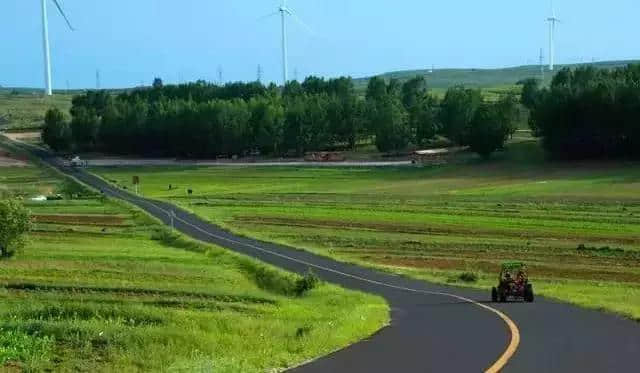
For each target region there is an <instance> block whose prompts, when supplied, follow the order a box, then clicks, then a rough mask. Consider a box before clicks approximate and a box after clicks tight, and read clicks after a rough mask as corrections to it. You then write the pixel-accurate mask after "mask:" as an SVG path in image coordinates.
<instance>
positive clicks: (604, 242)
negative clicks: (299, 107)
mask: <svg viewBox="0 0 640 373" xmlns="http://www.w3.org/2000/svg"><path fill="white" fill-rule="evenodd" d="M639 166H640V164H638V163H632V162H617V163H553V162H546V161H544V160H543V158H542V155H541V153H540V150H539V148H538V146H537V143H535V142H523V143H519V144H512V145H511V146H510V148H509V149H508V151H507V152H506V153H505V154H503V155H501V156H498V157H497V158H496V159H494V160H492V161H489V162H478V161H469V162H467V163H465V164H456V165H453V164H452V165H449V166H441V167H424V168H391V169H388V168H385V169H382V168H380V169H376V168H366V169H363V168H358V169H345V168H340V169H327V168H277V169H274V168H177V167H176V168H145V169H139V168H138V169H135V168H124V169H121V168H118V169H99V170H96V171H97V172H98V173H99V174H101V175H102V176H103V177H104V178H105V179H107V180H110V181H112V182H116V183H117V184H119V185H120V186H122V187H128V188H131V184H130V183H131V178H132V176H133V175H138V176H140V178H141V182H142V186H141V188H142V189H141V190H142V192H143V193H144V194H145V195H146V196H149V197H154V198H158V199H165V200H169V201H172V202H175V203H177V204H179V205H181V206H183V207H185V208H187V209H189V210H192V211H194V212H195V213H197V214H199V215H201V216H204V217H206V218H207V219H210V220H211V221H213V222H215V223H218V224H220V225H222V226H224V227H227V228H228V229H230V230H233V231H235V232H239V233H242V234H245V235H249V236H253V237H258V238H261V239H265V240H269V241H275V242H279V243H284V244H288V245H291V246H295V247H299V248H303V249H307V250H310V251H313V252H316V253H320V254H323V255H328V256H332V257H335V258H338V259H341V260H345V261H351V262H357V263H363V264H367V265H371V266H376V267H379V268H384V269H387V270H391V271H394V272H399V273H405V274H409V275H412V276H415V277H418V278H424V279H428V280H432V281H439V282H447V283H456V284H461V285H466V286H475V287H482V288H486V289H488V288H489V287H490V286H491V285H494V284H495V282H497V272H498V269H499V265H500V263H501V262H502V261H505V260H523V261H525V262H526V263H528V265H529V267H530V271H531V276H532V279H533V282H534V286H535V288H536V290H537V293H538V294H544V295H547V296H552V297H555V298H558V299H562V300H566V301H570V302H574V303H577V304H580V305H583V306H588V307H593V308H602V309H607V310H611V311H615V312H619V313H621V314H625V315H627V316H629V317H632V318H635V319H640V194H638V190H640V167H639ZM169 184H171V186H172V188H173V189H172V190H169V188H168V186H169ZM188 189H192V191H193V195H192V196H188V195H187V192H186V191H187V190H188ZM466 272H471V273H473V274H475V275H477V277H478V279H477V281H475V282H464V281H463V280H462V279H461V277H462V278H469V277H473V276H461V274H463V273H466ZM488 294H489V292H488V291H487V295H488Z"/></svg>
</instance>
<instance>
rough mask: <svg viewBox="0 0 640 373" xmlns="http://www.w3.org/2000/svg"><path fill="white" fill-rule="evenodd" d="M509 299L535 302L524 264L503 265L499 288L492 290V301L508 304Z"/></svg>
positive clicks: (511, 263) (510, 263)
mask: <svg viewBox="0 0 640 373" xmlns="http://www.w3.org/2000/svg"><path fill="white" fill-rule="evenodd" d="M509 298H511V299H513V300H523V301H525V302H533V286H532V285H531V284H530V283H529V276H528V273H527V267H526V266H525V265H524V263H521V262H508V263H503V264H502V267H501V270H500V278H499V283H498V286H497V287H494V288H492V289H491V301H493V302H506V301H507V300H508V299H509Z"/></svg>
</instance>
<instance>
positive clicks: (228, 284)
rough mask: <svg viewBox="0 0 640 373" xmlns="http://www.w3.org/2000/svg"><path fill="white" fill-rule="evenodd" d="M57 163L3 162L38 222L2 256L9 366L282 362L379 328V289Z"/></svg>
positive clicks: (196, 366) (207, 366) (1, 357)
mask: <svg viewBox="0 0 640 373" xmlns="http://www.w3.org/2000/svg"><path fill="white" fill-rule="evenodd" d="M68 189H69V186H68V185H67V186H65V183H64V182H61V180H60V178H59V176H58V175H57V174H55V173H53V171H48V170H45V169H42V168H37V167H22V168H2V169H0V190H1V191H2V192H3V196H4V198H9V197H15V196H18V197H22V198H23V200H24V201H25V204H26V205H27V206H28V208H29V209H30V210H31V211H32V213H33V216H34V220H35V230H34V232H32V233H31V235H30V240H29V243H28V245H27V247H25V248H24V249H23V250H22V251H21V252H20V253H19V254H18V255H17V256H16V257H15V258H13V259H11V260H7V261H2V262H0V370H2V371H23V370H24V371H49V370H55V371H86V372H94V371H109V372H129V371H153V372H163V371H170V372H194V371H207V372H209V371H215V372H265V371H278V370H280V369H283V368H286V367H290V366H292V365H294V364H297V363H300V362H303V361H305V360H308V359H311V358H314V357H317V356H320V355H323V354H327V353H329V352H331V351H333V350H335V349H338V348H341V347H344V346H346V345H348V344H350V343H353V342H356V341H357V340H359V339H361V338H364V337H366V336H368V335H371V334H372V333H374V332H375V331H376V330H378V329H379V328H380V327H381V326H383V325H384V324H385V323H386V322H387V321H388V306H387V305H386V304H385V303H384V301H383V300H382V299H379V298H377V297H373V296H369V295H365V294H361V293H357V292H352V291H347V290H344V289H341V288H338V287H335V286H331V285H328V284H321V285H319V286H318V287H316V288H315V289H313V290H311V291H309V292H307V293H305V294H303V295H301V296H300V295H298V293H299V292H298V291H297V286H298V285H299V281H300V279H301V278H300V277H298V276H295V275H292V274H289V273H286V272H282V271H279V270H277V269H274V268H271V267H268V266H266V265H263V264H261V263H258V262H256V261H253V260H250V259H248V258H246V257H241V256H239V255H235V254H232V253H230V252H228V251H226V250H223V249H221V248H217V247H214V246H209V245H203V244H200V243H196V242H194V241H190V240H187V239H185V238H182V237H180V236H177V235H174V234H172V233H171V232H169V231H166V230H163V228H161V227H160V226H159V225H158V223H156V222H155V221H154V220H152V219H150V218H149V217H147V216H146V215H144V214H142V213H140V212H139V211H137V210H134V209H132V208H130V207H128V206H126V205H122V204H119V203H116V202H114V201H110V200H106V199H104V198H101V197H100V196H99V195H94V194H92V193H91V192H90V191H86V190H85V191H82V190H80V191H79V192H78V190H76V191H75V192H74V193H80V194H81V197H79V198H75V199H73V200H70V199H65V200H62V201H48V202H33V201H30V199H29V198H30V197H32V196H34V195H40V194H44V195H48V194H51V193H56V192H57V191H62V192H65V191H68Z"/></svg>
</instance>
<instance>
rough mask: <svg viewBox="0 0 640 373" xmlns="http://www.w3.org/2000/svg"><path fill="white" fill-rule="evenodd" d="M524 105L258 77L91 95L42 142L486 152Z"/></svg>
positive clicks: (121, 149)
mask: <svg viewBox="0 0 640 373" xmlns="http://www.w3.org/2000/svg"><path fill="white" fill-rule="evenodd" d="M516 115H517V102H516V100H515V98H514V97H513V96H507V97H505V98H503V99H502V100H500V101H498V102H487V101H485V100H484V99H483V97H482V95H481V93H480V91H478V90H471V89H465V88H463V87H455V88H452V89H450V90H449V91H448V92H447V94H446V96H445V98H444V99H443V100H439V99H437V98H436V97H435V96H433V95H431V94H429V92H428V91H427V87H426V82H425V80H424V78H422V77H416V78H414V79H411V80H409V81H407V82H405V83H404V84H400V83H399V82H398V81H396V80H391V81H388V82H387V81H385V80H384V79H382V78H373V79H371V80H370V81H369V85H368V88H367V91H366V95H365V97H362V96H360V95H358V94H357V93H356V91H355V89H354V85H353V81H352V80H351V78H338V79H330V80H325V79H323V78H317V77H309V78H307V79H306V80H305V81H304V82H302V83H299V82H296V81H292V82H289V83H287V84H286V85H285V86H284V87H283V88H282V89H279V88H277V87H275V86H273V85H271V86H269V87H265V86H263V85H262V84H260V83H258V82H255V83H233V84H227V85H225V86H222V87H221V86H216V85H213V84H208V83H204V82H196V83H191V84H183V85H177V86H174V85H167V86H165V85H163V84H162V82H161V80H159V79H156V81H155V82H154V85H153V87H152V88H149V89H137V90H134V91H131V92H125V93H122V94H120V95H118V96H113V95H110V94H109V93H107V92H105V91H97V92H87V93H86V94H84V95H80V96H76V97H75V98H74V99H73V107H72V109H71V116H72V119H71V121H70V122H67V121H66V120H65V118H64V115H63V114H62V113H60V112H59V111H57V110H50V111H49V112H48V113H47V116H46V120H45V124H46V125H45V128H44V131H43V139H44V141H45V143H47V144H48V145H49V146H50V147H51V148H53V149H54V150H68V149H77V150H84V151H92V150H101V151H106V152H110V153H119V154H137V155H143V156H182V157H215V156H220V155H227V156H230V155H243V154H248V153H252V152H260V153H262V154H273V155H283V154H297V155H300V154H303V153H304V152H307V151H317V150H331V149H339V148H354V147H355V146H356V145H357V144H358V143H359V142H361V141H362V140H373V141H374V142H375V145H376V146H377V148H378V149H379V150H380V151H383V152H392V151H400V150H405V149H407V148H408V147H411V146H413V147H418V146H422V145H424V144H425V143H426V142H428V141H430V140H431V139H433V138H434V137H435V136H436V135H443V136H446V137H447V138H449V139H450V140H451V141H452V142H453V143H455V144H458V145H464V146H470V147H471V148H472V149H473V150H475V151H477V152H478V153H480V154H482V155H483V156H488V155H490V154H491V153H492V152H493V151H495V150H497V149H500V148H501V147H502V145H503V144H504V142H505V140H506V139H507V137H508V136H509V135H510V134H512V133H513V131H514V125H513V123H514V121H515V116H516Z"/></svg>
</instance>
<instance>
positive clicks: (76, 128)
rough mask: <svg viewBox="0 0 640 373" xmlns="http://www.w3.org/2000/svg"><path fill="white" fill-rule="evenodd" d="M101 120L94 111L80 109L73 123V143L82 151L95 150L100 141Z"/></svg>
mask: <svg viewBox="0 0 640 373" xmlns="http://www.w3.org/2000/svg"><path fill="white" fill-rule="evenodd" d="M99 131H100V118H99V117H98V114H97V113H96V112H95V110H94V109H91V108H85V107H82V106H81V107H78V108H76V109H75V111H74V115H73V120H72V121H71V133H72V138H73V143H74V144H75V145H76V146H77V147H78V148H80V149H87V150H90V149H93V148H94V147H95V145H96V143H97V141H98V133H99Z"/></svg>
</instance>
